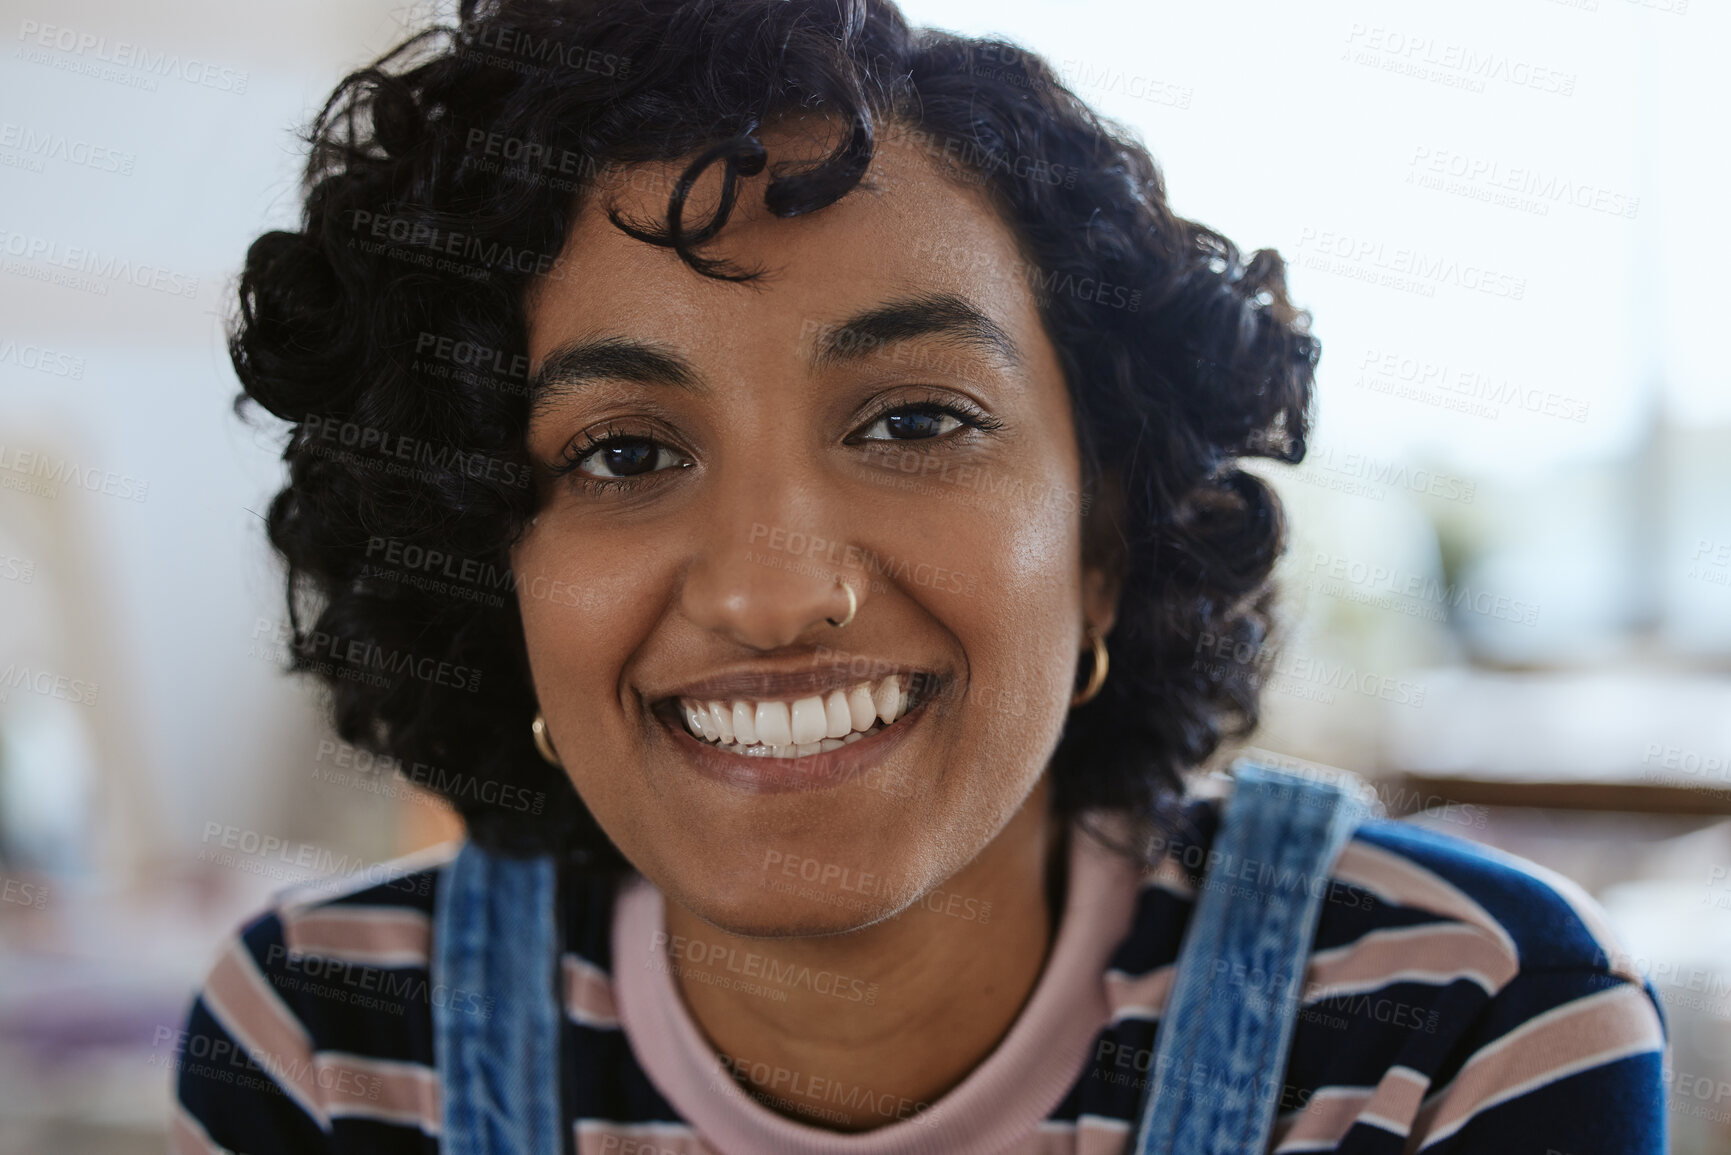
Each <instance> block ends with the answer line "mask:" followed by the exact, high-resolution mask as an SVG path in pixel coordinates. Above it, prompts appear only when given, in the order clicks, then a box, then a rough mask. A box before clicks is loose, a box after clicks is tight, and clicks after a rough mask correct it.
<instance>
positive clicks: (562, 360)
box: [529, 293, 1022, 408]
mask: <svg viewBox="0 0 1731 1155" xmlns="http://www.w3.org/2000/svg"><path fill="white" fill-rule="evenodd" d="M814 326H815V327H816V329H817V339H816V343H815V344H814V346H813V348H812V351H811V355H810V364H811V367H812V368H813V369H820V368H823V367H825V366H829V365H841V364H847V363H850V362H857V361H863V360H866V359H867V358H870V357H873V356H876V355H877V354H879V352H880V351H881V350H882V349H883V348H884V347H885V346H888V345H893V344H897V343H900V342H903V341H915V340H943V341H950V342H953V343H955V344H960V345H966V346H971V347H973V348H976V349H979V350H980V351H982V352H985V353H987V354H989V355H991V356H993V357H995V358H996V359H998V360H1000V361H1002V362H1004V363H1005V364H1006V365H1007V366H1009V367H1011V368H1018V367H1020V366H1021V364H1022V353H1021V350H1020V349H1019V348H1017V346H1016V342H1015V341H1014V340H1013V339H1012V338H1011V337H1010V334H1009V333H1008V332H1007V331H1005V329H1004V327H1003V326H1002V325H1000V324H998V323H997V322H996V321H994V320H992V318H990V317H988V316H987V315H986V313H985V311H984V310H982V309H980V308H979V307H978V306H977V305H975V304H973V303H972V302H971V301H969V300H967V299H966V298H965V297H961V296H958V295H957V294H955V293H920V294H916V295H913V296H906V297H897V298H894V299H892V300H889V301H885V302H882V303H881V304H877V305H873V306H872V307H870V308H868V309H865V310H863V311H861V312H859V313H855V314H854V315H853V316H851V317H849V318H848V319H847V320H845V321H843V322H841V323H840V324H829V323H816V322H807V323H806V327H805V328H806V331H807V332H809V331H810V330H811V329H812V328H813V327H814ZM802 336H803V333H802ZM603 379H606V380H614V381H630V382H634V383H636V384H640V385H671V386H673V387H674V388H677V389H682V390H685V391H687V392H691V393H702V392H705V391H706V389H707V386H706V385H705V383H704V380H703V374H702V373H701V372H700V371H699V370H698V369H697V367H696V366H695V365H693V364H692V363H691V362H690V361H689V360H687V359H686V358H685V357H683V356H681V355H680V354H679V353H677V352H675V351H674V350H672V349H669V348H667V347H666V346H664V345H659V344H657V343H655V342H651V341H644V340H639V339H637V338H630V337H599V338H594V339H590V340H579V341H571V342H567V343H566V344H563V345H559V346H557V347H556V348H554V350H553V351H552V352H551V353H549V354H548V355H547V357H546V358H545V359H544V360H543V361H542V362H541V364H540V366H539V367H538V368H537V369H536V370H535V372H534V373H533V374H531V375H530V378H529V396H530V403H531V405H532V406H533V407H535V408H540V407H541V406H543V405H545V404H547V403H549V402H550V401H551V399H552V397H553V396H555V395H557V394H559V393H564V392H568V391H574V390H576V389H580V388H581V387H582V386H584V385H586V384H588V383H589V382H591V381H598V380H603Z"/></svg>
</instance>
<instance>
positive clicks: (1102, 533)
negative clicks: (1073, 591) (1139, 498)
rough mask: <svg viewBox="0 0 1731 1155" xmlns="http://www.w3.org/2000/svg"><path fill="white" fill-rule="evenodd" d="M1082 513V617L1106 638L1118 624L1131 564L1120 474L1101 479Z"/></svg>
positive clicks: (1112, 474)
mask: <svg viewBox="0 0 1731 1155" xmlns="http://www.w3.org/2000/svg"><path fill="white" fill-rule="evenodd" d="M1092 496H1093V501H1092V502H1090V503H1089V505H1088V506H1087V508H1085V509H1084V510H1083V511H1082V615H1083V620H1084V621H1086V622H1089V623H1091V624H1092V625H1093V626H1094V628H1095V629H1097V630H1099V631H1100V633H1101V635H1102V636H1104V635H1106V634H1109V633H1111V632H1112V627H1113V626H1114V625H1115V624H1117V621H1118V600H1119V597H1120V595H1121V594H1122V592H1123V589H1124V570H1125V568H1126V565H1127V563H1128V558H1127V551H1126V549H1125V547H1124V521H1125V501H1124V487H1123V485H1122V484H1121V483H1120V481H1119V478H1118V476H1117V474H1116V473H1115V472H1114V473H1109V474H1107V475H1106V476H1105V477H1103V478H1101V479H1100V484H1099V485H1098V486H1097V487H1096V489H1095V492H1094V494H1093V495H1092Z"/></svg>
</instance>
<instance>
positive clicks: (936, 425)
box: [857, 405, 973, 441]
mask: <svg viewBox="0 0 1731 1155" xmlns="http://www.w3.org/2000/svg"><path fill="white" fill-rule="evenodd" d="M968 424H973V422H970V421H969V420H968V419H967V418H965V417H964V416H963V415H962V414H960V413H958V412H956V411H955V410H953V409H951V408H949V407H948V406H944V405H903V406H900V407H898V408H895V409H891V410H889V411H888V412H887V413H884V414H883V415H881V416H880V417H878V419H877V420H875V421H873V422H872V423H871V424H870V425H868V426H866V427H865V428H864V430H862V431H861V432H860V433H859V434H858V435H857V436H858V437H859V438H860V440H862V441H926V440H929V439H931V438H933V437H942V436H943V435H944V434H946V433H953V432H954V431H956V430H957V429H960V428H961V427H962V426H963V425H968Z"/></svg>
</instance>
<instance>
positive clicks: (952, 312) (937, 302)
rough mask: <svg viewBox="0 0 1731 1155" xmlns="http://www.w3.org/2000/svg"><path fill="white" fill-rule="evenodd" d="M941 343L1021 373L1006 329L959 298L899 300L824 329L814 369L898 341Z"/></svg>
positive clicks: (865, 354) (1017, 352) (1018, 353)
mask: <svg viewBox="0 0 1731 1155" xmlns="http://www.w3.org/2000/svg"><path fill="white" fill-rule="evenodd" d="M922 338H923V339H938V340H946V341H951V342H954V343H956V344H959V345H968V346H972V347H974V348H976V349H979V350H980V351H982V352H984V353H988V354H990V355H992V356H995V357H996V358H998V359H999V360H1001V361H1003V362H1005V363H1006V364H1007V365H1008V366H1009V367H1010V368H1017V367H1020V365H1021V364H1022V351H1021V350H1020V349H1018V348H1017V347H1016V342H1015V341H1014V340H1013V339H1011V337H1010V334H1009V333H1008V332H1006V331H1005V330H1004V327H1003V326H1002V325H1000V324H998V323H997V322H996V321H994V320H992V319H991V318H990V317H988V316H987V315H986V313H985V311H984V310H982V309H981V308H980V307H979V306H977V305H975V304H974V303H973V302H971V301H969V300H968V299H967V298H965V297H961V296H958V295H957V294H955V293H921V294H918V295H916V296H911V297H898V298H896V299H894V300H891V301H886V302H884V303H883V304H881V305H874V306H873V307H871V308H869V309H867V310H865V311H864V312H861V313H856V314H855V315H854V316H852V317H849V318H848V319H847V320H845V321H843V322H842V323H841V324H840V325H835V326H823V327H821V328H820V331H819V336H818V341H817V347H816V349H815V350H814V352H813V353H812V361H811V363H812V367H813V368H821V367H823V366H825V365H836V364H842V363H845V362H849V361H860V360H864V359H865V358H867V357H870V356H873V355H874V354H875V353H877V352H878V350H879V349H881V348H882V347H883V346H885V345H891V344H895V343H897V342H899V341H913V340H918V339H922Z"/></svg>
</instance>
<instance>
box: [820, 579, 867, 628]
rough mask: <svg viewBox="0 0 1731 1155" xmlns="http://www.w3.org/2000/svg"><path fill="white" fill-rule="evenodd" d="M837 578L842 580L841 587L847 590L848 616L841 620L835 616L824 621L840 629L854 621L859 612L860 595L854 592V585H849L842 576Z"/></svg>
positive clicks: (839, 580)
mask: <svg viewBox="0 0 1731 1155" xmlns="http://www.w3.org/2000/svg"><path fill="white" fill-rule="evenodd" d="M835 580H836V581H838V582H841V588H842V589H844V590H846V591H847V617H845V618H843V619H842V620H841V621H839V622H838V621H836V620H835V619H834V618H825V619H824V621H826V622H828V623H829V624H830V625H832V626H834V627H836V628H837V629H840V628H842V627H843V626H845V625H847V624H848V623H849V622H851V621H853V616H854V615H855V614H856V613H858V612H859V595H858V594H856V593H854V592H853V587H852V586H850V585H848V584H847V583H846V582H844V581H842V580H841V579H840V578H836V579H835Z"/></svg>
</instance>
